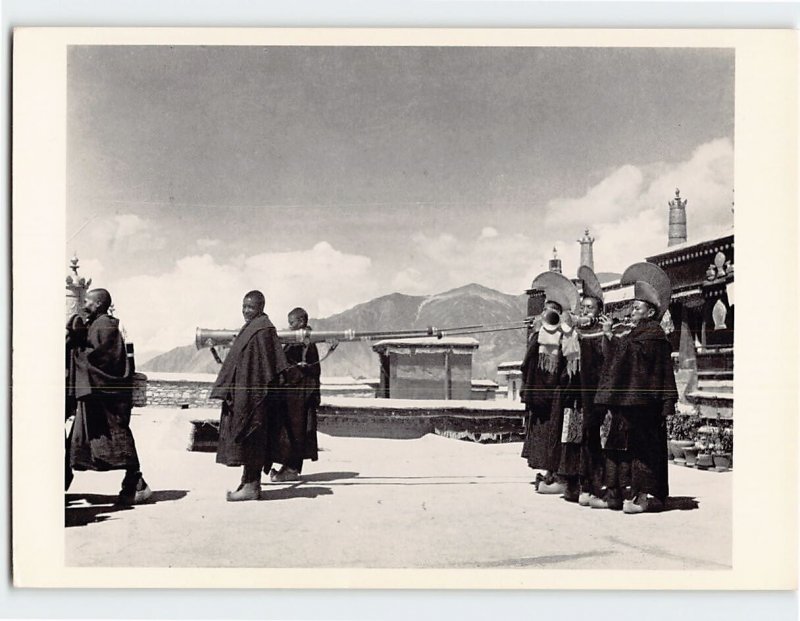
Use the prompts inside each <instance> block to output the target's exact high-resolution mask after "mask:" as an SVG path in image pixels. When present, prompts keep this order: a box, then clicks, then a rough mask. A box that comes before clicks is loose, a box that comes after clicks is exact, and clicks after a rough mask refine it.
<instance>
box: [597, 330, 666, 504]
mask: <svg viewBox="0 0 800 621" xmlns="http://www.w3.org/2000/svg"><path fill="white" fill-rule="evenodd" d="M671 352H672V348H671V345H670V342H669V341H668V340H667V336H666V334H664V331H663V329H662V328H661V326H660V325H659V324H658V322H657V321H654V320H653V319H644V320H642V321H640V322H639V324H638V325H637V326H636V327H635V328H633V330H631V332H630V333H629V334H627V335H625V336H622V337H619V338H614V339H612V340H611V342H610V345H609V351H608V354H607V355H608V360H607V363H606V365H605V367H604V370H603V372H602V374H601V376H600V381H599V384H598V387H597V392H596V393H595V403H596V404H598V405H604V406H606V407H608V408H609V410H610V411H611V414H612V419H611V429H610V431H609V436H608V439H607V441H606V457H607V459H606V473H605V483H606V485H607V486H608V487H609V488H625V487H628V486H629V487H630V488H631V498H635V497H636V495H637V494H640V493H648V494H651V495H652V496H654V497H655V498H657V499H659V500H661V501H664V500H666V498H667V496H668V495H669V482H668V475H667V463H668V462H667V430H666V417H667V415H668V414H670V413H672V412H673V411H674V408H675V402H676V401H677V399H678V391H677V389H676V386H675V374H674V372H673V368H672V358H671Z"/></svg>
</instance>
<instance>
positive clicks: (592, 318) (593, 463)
mask: <svg viewBox="0 0 800 621" xmlns="http://www.w3.org/2000/svg"><path fill="white" fill-rule="evenodd" d="M588 270H589V268H586V267H585V266H582V267H581V270H579V272H578V277H579V278H580V277H581V271H588ZM588 278H591V279H592V281H597V277H596V276H594V272H591V274H589V275H588ZM599 284H600V283H599V282H590V283H588V284H587V282H586V280H584V296H583V299H582V300H581V315H580V317H579V318H578V321H577V322H576V324H577V330H578V340H579V342H580V349H581V368H580V374H579V382H578V383H579V385H580V391H579V398H578V407H579V408H580V410H581V414H582V417H581V425H582V426H581V443H580V470H579V475H580V495H579V497H578V504H580V505H581V506H584V507H586V506H591V501H592V499H593V498H599V497H601V496H602V495H603V494H604V492H603V486H604V485H605V477H604V474H605V454H604V453H603V448H602V444H601V428H602V427H603V423H604V422H605V419H606V414H607V412H608V410H607V408H606V407H605V406H603V405H597V404H595V399H594V397H595V392H596V391H597V384H598V382H599V380H600V372H601V370H602V368H603V364H604V361H605V352H606V349H607V347H608V345H607V340H606V339H605V338H604V335H603V330H602V327H601V326H600V324H599V322H598V318H599V316H600V313H601V312H602V310H603V301H602V295H603V294H602V290H601V289H600V286H599ZM592 285H595V286H592Z"/></svg>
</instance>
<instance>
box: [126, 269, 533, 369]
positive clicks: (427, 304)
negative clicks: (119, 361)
mask: <svg viewBox="0 0 800 621" xmlns="http://www.w3.org/2000/svg"><path fill="white" fill-rule="evenodd" d="M526 308H527V296H525V295H524V294H522V295H516V296H515V295H508V294H505V293H501V292H499V291H495V290H493V289H489V288H488V287H484V286H481V285H477V284H470V285H466V286H464V287H459V288H457V289H453V290H451V291H446V292H444V293H439V294H436V295H431V296H410V295H403V294H400V293H392V294H391V295H386V296H383V297H380V298H376V299H374V300H370V301H369V302H365V303H363V304H359V305H357V306H354V307H353V308H351V309H348V310H346V311H344V312H342V313H339V314H337V315H333V316H331V317H326V318H324V319H312V320H311V321H310V322H309V323H310V325H311V326H312V327H313V328H315V329H317V330H347V329H354V330H359V331H377V330H387V329H391V330H409V329H414V328H427V327H428V326H434V327H436V328H452V327H457V326H465V325H477V324H497V323H505V322H513V321H519V320H521V319H524V317H525V314H526ZM231 327H232V328H233V327H236V326H231ZM475 338H476V339H477V340H478V342H479V343H480V347H479V348H478V351H477V352H476V353H475V356H474V358H473V370H472V375H473V377H474V378H475V379H482V378H489V379H495V377H496V372H497V365H498V364H499V363H501V362H507V361H510V360H521V359H522V356H523V354H524V352H525V332H524V330H508V331H504V332H489V333H484V334H476V335H475ZM319 347H320V353H322V352H324V351H326V350H327V345H325V344H321V345H320V346H319ZM218 369H219V365H217V364H216V363H215V362H214V360H213V358H212V357H211V353H210V352H209V351H208V350H203V351H199V352H198V351H197V350H196V349H195V348H194V345H187V346H185V347H177V348H175V349H173V350H171V351H168V352H166V353H164V354H162V355H160V356H156V357H155V358H153V359H152V360H149V361H147V362H146V363H144V364H142V365H141V370H142V371H145V372H146V371H161V372H190V373H214V372H216V371H217V370H218ZM322 372H323V373H324V374H326V375H331V376H343V375H349V376H353V377H377V375H378V358H377V355H376V354H375V353H374V352H373V351H372V345H371V344H370V343H356V342H352V343H347V342H345V343H342V344H341V345H339V347H338V349H337V350H336V351H335V352H334V353H333V354H331V356H330V357H329V358H327V359H326V360H325V361H324V362H323V363H322Z"/></svg>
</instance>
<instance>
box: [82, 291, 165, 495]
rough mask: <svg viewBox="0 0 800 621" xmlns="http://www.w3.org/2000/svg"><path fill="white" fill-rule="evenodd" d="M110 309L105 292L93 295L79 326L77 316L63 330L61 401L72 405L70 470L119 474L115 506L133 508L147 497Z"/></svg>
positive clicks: (128, 375)
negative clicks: (65, 353) (65, 368)
mask: <svg viewBox="0 0 800 621" xmlns="http://www.w3.org/2000/svg"><path fill="white" fill-rule="evenodd" d="M110 307H111V295H110V294H109V293H108V291H106V290H105V289H93V290H91V291H89V292H88V293H87V294H86V300H85V303H84V309H83V310H84V314H85V316H86V318H87V321H86V323H85V325H84V324H83V322H82V321H80V319H79V318H78V317H77V316H76V317H73V318H72V320H71V321H70V323H69V324H68V328H67V344H68V347H69V350H70V352H71V358H72V359H71V364H72V369H71V371H70V375H71V377H73V378H74V380H73V381H74V384H72V386H69V387H68V391H67V397H68V400H69V399H74V404H75V422H74V424H73V426H72V432H71V436H72V437H71V441H70V465H71V466H72V469H73V470H99V471H106V470H125V477H124V478H123V480H122V489H121V490H120V493H119V498H118V500H119V502H120V503H123V504H136V503H140V502H145V501H146V500H147V499H148V498H150V496H151V495H152V491H151V490H150V488H149V487H148V485H147V483H146V482H145V480H144V478H143V477H142V473H141V471H140V467H139V456H138V454H137V452H136V444H135V442H134V439H133V433H131V429H130V421H131V408H132V379H133V377H132V376H133V370H132V369H131V367H130V364H129V361H128V357H127V351H126V349H125V341H124V340H123V337H122V334H121V333H120V330H119V320H118V319H116V318H114V317H111V316H109V315H108V310H109V308H110Z"/></svg>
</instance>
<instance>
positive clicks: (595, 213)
mask: <svg viewBox="0 0 800 621" xmlns="http://www.w3.org/2000/svg"><path fill="white" fill-rule="evenodd" d="M676 188H680V190H681V196H683V197H684V198H687V199H688V200H689V204H688V208H687V223H688V233H689V240H690V241H691V240H692V239H702V238H704V237H706V236H708V235H709V234H713V232H715V231H716V230H718V229H720V228H722V227H724V226H730V225H732V223H733V216H732V212H731V203H732V201H733V145H732V143H731V141H730V140H729V139H727V138H721V139H718V140H713V141H711V142H708V143H705V144H702V145H700V146H698V147H697V148H696V149H695V150H694V151H693V153H692V154H691V156H690V157H689V159H688V160H686V161H683V162H677V163H664V162H657V163H652V164H647V165H641V166H633V165H630V164H626V165H624V166H621V167H619V168H617V169H616V170H613V171H611V172H610V173H609V174H608V175H607V176H606V177H605V178H603V179H602V180H601V181H600V182H599V183H597V184H595V185H594V186H592V187H591V188H589V189H588V190H587V191H586V193H585V194H584V195H583V196H580V197H578V198H572V197H559V198H554V199H552V200H550V201H549V202H548V203H547V205H546V209H545V217H544V223H545V226H546V228H547V230H548V231H550V232H551V233H552V234H553V235H554V236H557V237H564V236H566V235H570V236H571V235H573V234H575V233H576V232H578V231H579V230H582V229H583V228H585V227H589V229H590V230H591V232H592V234H593V235H594V234H595V233H598V235H596V237H597V243H596V244H595V249H596V252H597V250H599V248H600V246H601V244H607V243H609V242H610V240H611V239H613V240H614V241H623V242H624V246H625V247H634V246H636V247H641V246H642V244H641V243H639V244H637V243H636V240H627V239H626V237H627V235H632V236H640V235H644V237H645V238H647V239H649V240H651V239H653V235H652V233H658V234H659V235H660V234H661V233H662V232H663V235H662V236H661V237H659V239H658V242H657V244H656V246H655V247H651V248H650V249H649V250H648V251H647V253H646V254H654V253H655V252H658V251H659V250H662V249H663V248H665V247H666V242H667V236H666V231H667V218H668V213H669V207H668V202H669V200H671V199H672V198H673V197H674V195H675V189H676ZM644 214H649V215H648V216H644ZM636 225H641V226H646V227H647V228H642V229H636V228H631V227H632V226H636ZM615 229H619V230H624V231H627V235H626V234H624V233H617V232H616V230H615ZM601 232H602V233H603V236H604V237H605V238H606V241H602V240H601V238H600V233H601ZM628 256H629V254H628V253H626V252H621V253H620V254H619V256H618V257H615V258H614V261H615V262H617V261H625V260H627V258H623V257H628ZM598 269H601V268H598Z"/></svg>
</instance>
